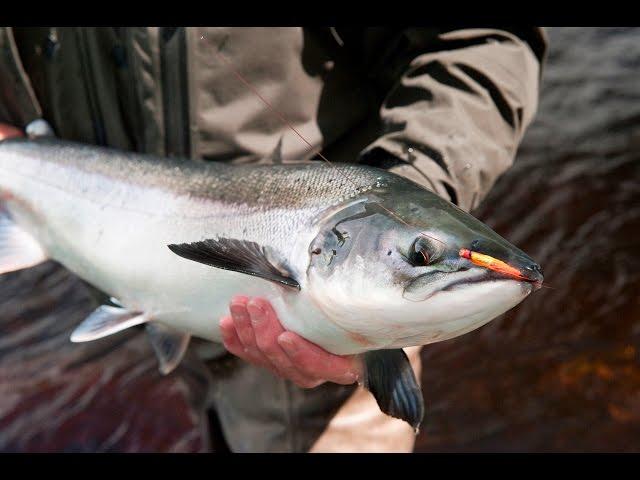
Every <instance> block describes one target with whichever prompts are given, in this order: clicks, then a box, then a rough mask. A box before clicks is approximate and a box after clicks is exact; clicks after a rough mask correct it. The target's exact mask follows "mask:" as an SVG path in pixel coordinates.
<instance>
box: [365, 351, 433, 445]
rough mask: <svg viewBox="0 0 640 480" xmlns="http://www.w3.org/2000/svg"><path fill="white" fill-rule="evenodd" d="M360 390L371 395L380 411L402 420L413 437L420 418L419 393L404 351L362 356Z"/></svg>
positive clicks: (421, 411) (421, 405)
mask: <svg viewBox="0 0 640 480" xmlns="http://www.w3.org/2000/svg"><path fill="white" fill-rule="evenodd" d="M363 359H364V364H365V379H364V386H365V387H366V388H367V389H368V390H369V391H370V392H371V393H372V394H373V396H374V397H375V399H376V401H377V402H378V406H379V407H380V410H382V411H383V412H384V413H386V414H387V415H390V416H392V417H395V418H399V419H401V420H404V421H405V422H407V423H408V424H409V425H411V426H412V427H413V429H414V430H415V432H416V434H417V433H418V428H419V427H420V423H422V418H423V417H424V401H423V399H422V390H421V389H420V386H419V385H418V381H417V380H416V377H415V375H414V373H413V369H412V368H411V363H409V359H408V358H407V355H406V354H405V353H404V350H402V349H401V348H398V349H394V350H375V351H371V352H366V353H365V354H363Z"/></svg>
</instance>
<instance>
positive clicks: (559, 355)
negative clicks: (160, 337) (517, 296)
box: [0, 28, 640, 452]
mask: <svg viewBox="0 0 640 480" xmlns="http://www.w3.org/2000/svg"><path fill="white" fill-rule="evenodd" d="M548 33H549V37H550V52H549V58H548V63H547V66H546V69H545V72H544V77H543V86H542V92H541V101H540V108H539V112H538V115H537V117H536V120H535V122H534V124H533V125H532V126H531V127H530V128H529V130H528V132H527V134H526V136H525V139H524V141H523V144H522V146H521V148H520V150H519V153H518V157H517V161H516V164H515V166H514V167H513V168H512V169H511V170H510V171H509V172H508V173H507V174H506V175H504V176H503V177H502V178H501V179H500V180H499V181H498V183H497V184H496V186H495V188H494V189H493V191H492V192H491V194H490V195H489V197H488V198H487V200H486V201H485V202H484V203H483V205H482V206H481V208H479V209H478V210H477V211H476V212H474V214H475V215H476V216H478V217H479V218H480V219H482V220H484V221H485V222H487V223H488V224H489V225H490V226H492V227H493V228H494V229H495V230H496V231H497V232H498V233H500V234H501V235H503V236H505V237H506V238H508V239H509V240H511V241H512V242H513V243H515V244H516V245H518V246H519V247H520V248H522V249H523V250H525V251H526V252H528V253H529V254H530V255H531V256H532V257H533V258H535V259H536V260H537V261H538V262H539V263H540V264H541V265H542V266H543V268H544V272H545V279H546V280H547V282H548V284H549V285H550V286H552V287H553V289H542V290H540V291H538V292H537V293H536V294H535V295H533V296H532V297H530V298H529V299H527V300H526V301H525V302H524V303H523V304H521V305H520V306H518V307H516V308H515V309H513V310H512V311H510V312H509V313H508V314H506V315H504V316H502V317H500V318H499V319H497V320H494V321H493V322H491V323H489V324H488V325H487V326H485V327H483V328H481V329H479V330H476V331H474V332H472V333H469V334H467V335H464V336H462V337H459V338H456V339H453V340H449V341H446V342H442V343H439V344H435V345H430V346H428V347H425V348H424V349H423V370H424V373H423V378H422V382H423V391H424V396H425V400H426V405H427V414H426V419H425V423H424V425H423V430H422V432H421V434H420V436H419V437H418V442H417V446H416V450H417V451H421V452H428V451H640V356H639V351H638V350H639V349H640V29H632V28H551V29H548ZM92 309H93V304H92V302H91V299H90V297H89V295H88V294H87V290H86V289H85V288H84V287H83V285H82V284H81V283H80V281H79V280H77V279H75V278H74V277H73V276H72V275H71V274H69V273H67V272H66V271H65V270H64V269H62V268H60V267H58V266H56V265H54V264H52V263H46V264H43V265H41V266H39V267H37V268H35V269H31V270H27V271H22V272H16V273H13V274H9V275H5V276H3V277H0V312H1V313H0V451H5V452H6V451H21V452H25V451H31V452H33V451H127V452H133V451H161V452H166V451H174V452H193V451H203V450H205V448H206V447H205V444H204V443H203V441H202V439H201V434H200V430H199V427H198V417H197V415H196V414H195V413H194V411H193V410H192V409H191V408H190V407H189V405H190V403H191V401H192V400H193V399H194V398H197V397H198V396H199V395H201V393H202V388H203V387H204V384H203V382H202V379H201V378H200V377H199V375H198V374H197V372H194V371H191V370H189V368H188V367H181V368H180V369H179V370H178V371H176V373H174V374H172V375H170V376H168V377H161V376H160V375H159V374H158V373H157V367H156V360H155V357H154V355H153V353H152V351H151V347H150V346H149V345H148V343H147V341H146V338H144V335H142V334H140V333H139V332H136V331H129V332H124V333H122V334H119V335H116V336H114V337H113V338H105V339H103V340H99V341H96V342H92V343H88V344H70V343H69V334H70V332H71V330H72V329H73V327H74V326H75V325H77V324H78V323H79V322H81V321H82V320H83V319H84V318H85V316H86V315H87V314H88V313H89V312H90V311H91V310H92Z"/></svg>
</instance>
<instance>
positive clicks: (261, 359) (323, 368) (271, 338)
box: [220, 295, 362, 388]
mask: <svg viewBox="0 0 640 480" xmlns="http://www.w3.org/2000/svg"><path fill="white" fill-rule="evenodd" d="M229 311H230V312H231V315H228V316H225V317H223V318H222V319H221V320H220V330H221V332H222V340H223V342H224V346H225V347H226V349H227V350H229V351H230V352H231V353H233V354H234V355H237V356H238V357H240V358H242V359H243V360H245V361H247V362H249V363H251V364H253V365H257V366H260V367H263V368H266V369H268V370H270V371H271V372H272V373H273V374H275V375H277V376H280V377H283V378H286V379H288V380H291V381H292V382H293V383H295V384H296V385H298V386H299V387H302V388H314V387H317V386H318V385H321V384H323V383H324V382H334V383H339V384H342V385H349V384H352V383H355V382H357V381H358V379H359V378H361V377H362V365H361V363H360V360H359V358H358V357H356V356H355V355H346V356H340V355H334V354H332V353H329V352H327V351H326V350H324V349H322V348H321V347H319V346H317V345H315V344H313V343H311V342H309V341H307V340H305V339H304V338H302V337H301V336H299V335H297V334H295V333H293V332H288V331H285V330H284V328H283V327H282V325H281V324H280V321H279V320H278V317H277V315H276V313H275V311H274V310H273V307H272V306H271V304H270V303H269V301H268V300H265V299H263V298H253V299H249V297H246V296H243V295H238V296H235V297H233V298H232V299H231V303H230V305H229Z"/></svg>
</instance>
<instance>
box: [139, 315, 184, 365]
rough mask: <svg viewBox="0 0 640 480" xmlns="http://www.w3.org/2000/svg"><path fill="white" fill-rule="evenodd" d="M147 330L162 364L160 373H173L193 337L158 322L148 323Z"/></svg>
mask: <svg viewBox="0 0 640 480" xmlns="http://www.w3.org/2000/svg"><path fill="white" fill-rule="evenodd" d="M146 329H147V334H148V336H149V341H150V342H151V345H152V346H153V350H154V351H155V352H156V356H157V357H158V361H159V362H160V373H162V374H163V375H167V374H168V373H171V372H172V371H173V370H174V369H175V368H176V367H177V366H178V364H179V363H180V361H181V360H182V357H184V354H185V353H186V351H187V347H188V346H189V340H190V339H191V335H189V334H188V333H184V332H180V331H178V330H176V329H174V328H171V327H168V326H166V325H164V324H162V323H158V322H152V323H148V324H147V325H146Z"/></svg>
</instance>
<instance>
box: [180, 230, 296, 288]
mask: <svg viewBox="0 0 640 480" xmlns="http://www.w3.org/2000/svg"><path fill="white" fill-rule="evenodd" d="M168 247H169V249H170V250H171V251H172V252H173V253H175V254H176V255H179V256H181V257H184V258H186V259H188V260H192V261H194V262H199V263H203V264H205V265H209V266H211V267H216V268H222V269H225V270H233V271H235V272H240V273H245V274H247V275H254V276H256V277H261V278H264V279H265V280H270V281H272V282H277V283H280V284H282V285H286V286H288V287H293V288H297V289H298V290H299V289H300V284H299V283H298V282H297V281H296V280H295V279H294V278H293V277H292V276H291V274H290V273H289V272H288V271H287V270H286V269H285V268H284V267H282V266H281V265H282V263H283V262H278V261H274V260H273V257H274V255H272V254H270V252H269V251H268V249H267V248H266V247H263V246H261V245H258V244H257V243H255V242H250V241H245V240H235V239H231V238H218V239H209V240H203V241H200V242H194V243H181V244H172V245H168Z"/></svg>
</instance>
